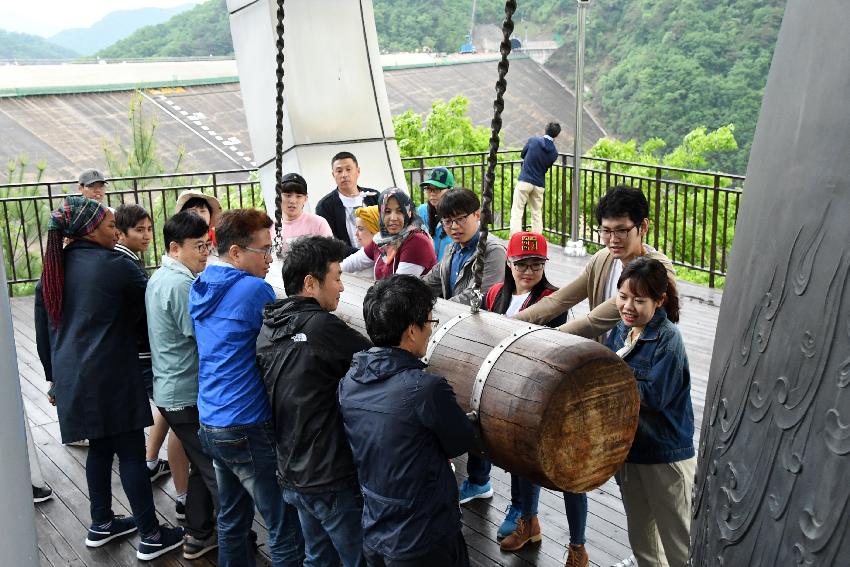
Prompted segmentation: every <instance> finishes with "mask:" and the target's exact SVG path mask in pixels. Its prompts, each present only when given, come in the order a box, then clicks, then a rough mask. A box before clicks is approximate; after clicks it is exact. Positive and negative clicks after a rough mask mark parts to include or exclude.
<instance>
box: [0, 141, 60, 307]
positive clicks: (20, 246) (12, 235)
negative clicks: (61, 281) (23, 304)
mask: <svg viewBox="0 0 850 567" xmlns="http://www.w3.org/2000/svg"><path fill="white" fill-rule="evenodd" d="M29 165H30V161H29V158H28V157H27V156H26V155H25V154H21V155H19V156H18V157H17V158H15V159H10V160H9V161H8V163H7V164H6V183H7V184H8V185H7V186H0V208H2V214H0V240H1V241H2V243H3V257H4V259H5V263H6V273H7V274H8V275H9V277H10V279H11V277H12V276H13V275H14V276H17V278H18V279H28V278H36V277H38V275H39V274H41V253H40V250H39V248H38V245H39V239H40V238H41V235H42V232H43V231H44V230H46V228H47V227H46V226H45V223H46V222H47V221H46V219H47V218H49V215H50V207H49V205H48V203H47V202H46V201H45V200H42V199H38V198H36V197H38V196H39V195H40V192H39V186H38V183H39V182H40V181H41V179H42V177H43V176H44V171H45V170H46V169H47V162H46V161H44V160H40V161H38V162H36V163H35V177H34V179H33V180H32V184H31V185H30V184H29V182H27V183H25V181H24V179H25V174H26V172H27V168H28V167H29ZM9 185H15V186H14V187H10V186H9ZM5 199H16V201H5ZM34 289H35V284H34V283H26V284H15V285H13V286H12V294H17V295H28V294H31V293H32V292H33V290H34Z"/></svg>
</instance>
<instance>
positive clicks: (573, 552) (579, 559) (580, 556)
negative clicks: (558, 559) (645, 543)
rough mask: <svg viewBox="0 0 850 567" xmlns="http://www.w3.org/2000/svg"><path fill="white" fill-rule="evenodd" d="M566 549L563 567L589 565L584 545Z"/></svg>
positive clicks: (584, 566) (585, 566) (583, 566)
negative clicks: (565, 559)
mask: <svg viewBox="0 0 850 567" xmlns="http://www.w3.org/2000/svg"><path fill="white" fill-rule="evenodd" d="M568 549H569V551H567V562H566V563H565V564H564V567H587V566H588V565H589V564H590V559H589V558H588V557H587V550H586V549H585V548H584V544H582V545H573V544H572V543H571V544H570V546H569V548H568ZM633 565H637V563H633Z"/></svg>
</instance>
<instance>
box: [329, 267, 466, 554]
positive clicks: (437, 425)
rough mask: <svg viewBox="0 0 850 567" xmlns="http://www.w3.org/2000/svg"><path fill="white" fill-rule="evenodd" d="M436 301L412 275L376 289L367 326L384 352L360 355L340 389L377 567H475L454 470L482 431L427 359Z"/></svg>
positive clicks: (367, 547) (366, 311)
mask: <svg viewBox="0 0 850 567" xmlns="http://www.w3.org/2000/svg"><path fill="white" fill-rule="evenodd" d="M435 301H436V300H435V299H434V298H433V295H432V294H431V290H430V288H429V287H428V286H427V285H426V284H425V283H423V282H422V281H421V280H419V279H417V278H415V277H413V276H409V275H395V276H392V277H390V278H388V279H385V280H381V281H379V282H377V283H376V284H375V285H374V286H372V288H371V289H369V291H368V292H367V293H366V297H365V299H364V302H363V316H364V318H365V320H366V331H367V333H368V334H369V338H370V339H372V342H373V343H374V344H375V347H373V348H371V349H369V350H368V351H364V352H359V353H357V354H356V355H354V361H353V363H352V367H351V369H350V370H349V371H348V373H347V374H346V375H345V378H344V379H343V380H342V382H340V385H339V403H340V409H341V411H342V419H343V423H344V425H345V433H346V436H347V437H348V442H349V444H350V445H351V449H352V452H353V454H354V461H355V464H356V465H357V473H358V477H359V481H360V489H361V490H362V492H363V499H364V506H363V520H362V521H363V537H364V542H363V553H364V555H365V556H366V561H367V564H368V565H369V566H370V567H384V566H386V567H393V566H401V565H404V566H405V567H417V566H422V567H425V566H428V567H430V566H433V565H440V566H441V567H466V566H468V565H469V556H468V553H467V549H466V542H465V541H464V539H463V535H462V534H461V526H460V507H459V506H458V493H457V485H456V484H455V478H454V474H453V473H452V469H451V467H450V465H449V461H448V460H449V459H450V458H452V457H457V456H458V455H462V454H463V453H465V452H467V451H468V450H470V449H471V448H472V446H473V440H474V429H473V426H472V424H471V423H470V421H469V420H468V419H467V417H466V414H465V413H464V411H463V410H462V409H461V408H460V406H459V405H458V404H457V401H456V400H455V394H454V391H453V390H452V387H451V386H450V385H449V383H448V382H446V380H445V378H443V377H441V376H437V375H434V374H429V373H427V372H425V370H424V369H425V364H424V363H423V362H422V361H421V360H420V359H419V358H420V357H422V356H424V355H425V350H426V348H427V345H428V341H429V339H430V338H431V329H432V325H434V324H436V323H437V321H435V320H433V319H431V316H432V315H431V310H432V308H433V306H434V303H435Z"/></svg>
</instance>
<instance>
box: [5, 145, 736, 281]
mask: <svg viewBox="0 0 850 567" xmlns="http://www.w3.org/2000/svg"><path fill="white" fill-rule="evenodd" d="M486 157H487V156H486V153H484V152H480V153H465V154H448V155H437V156H421V157H411V158H403V159H402V162H403V165H404V172H405V176H406V180H407V184H408V187H410V188H411V192H412V194H413V196H414V200H415V201H416V202H417V203H421V202H423V201H424V194H423V192H422V190H421V189H420V188H419V183H420V182H421V181H422V180H423V179H425V177H426V175H427V173H428V170H429V169H430V168H432V167H435V166H437V165H445V166H447V167H448V168H449V169H451V170H452V173H453V174H454V176H455V185H456V186H459V187H468V188H470V189H473V190H475V191H476V192H478V193H479V194H480V191H481V185H482V180H483V178H484V172H485V170H486ZM582 163H583V165H582V190H581V193H580V195H579V202H580V210H579V211H578V213H579V231H580V233H579V235H578V237H579V239H580V240H583V241H584V242H585V243H588V244H590V245H592V246H602V243H601V242H599V241H598V240H597V239H596V233H595V232H594V231H593V228H594V226H595V224H596V221H595V220H594V218H593V209H594V207H595V206H596V203H597V202H598V200H599V198H600V197H601V196H602V195H603V194H604V193H605V191H607V190H608V189H609V188H610V187H613V186H614V185H617V184H627V185H631V186H633V187H637V188H639V189H641V191H643V192H644V194H645V195H646V197H647V200H648V201H649V206H650V220H651V226H650V232H649V237H648V239H647V242H648V244H650V245H651V246H653V247H655V248H656V249H658V250H661V251H663V252H664V253H665V254H666V255H667V256H668V257H669V258H670V259H671V260H672V261H673V263H674V264H675V265H677V266H679V267H681V268H684V269H685V270H688V271H689V274H690V275H692V276H695V277H692V278H690V279H697V280H699V279H700V277H702V276H700V274H702V275H703V276H704V278H705V283H706V284H707V285H709V286H710V287H715V286H716V285H717V283H718V281H717V278H722V277H725V275H726V272H727V268H728V265H727V261H728V257H729V251H730V249H731V246H732V239H733V236H734V230H735V220H736V218H737V214H738V207H739V204H740V197H741V188H742V187H743V183H744V178H743V177H742V176H737V175H727V174H723V173H711V172H705V171H697V170H690V169H680V168H671V167H665V166H661V165H650V164H639V163H631V162H624V161H615V160H607V159H599V158H590V157H585V158H583V160H582ZM521 166H522V160H521V158H520V156H519V153H518V152H512V151H502V152H500V153H499V162H498V165H497V167H496V177H495V187H494V198H493V211H492V212H493V227H492V230H493V231H496V232H499V231H505V232H506V231H507V230H508V226H509V223H510V211H511V198H512V195H513V188H514V186H515V184H516V181H517V177H518V176H519V172H520V168H521ZM572 169H573V157H572V155H571V154H561V155H560V156H559V157H558V160H557V162H556V163H555V165H554V166H553V167H552V168H551V169H550V171H549V173H548V177H547V184H546V185H547V190H546V193H545V196H544V200H543V225H544V230H543V232H544V234H545V235H546V236H547V238H548V239H549V240H550V242H552V243H555V244H560V245H562V246H563V245H565V244H566V242H567V240H568V239H569V238H570V236H571V235H570V234H569V227H570V224H571V214H572V211H571V210H570V198H571V192H572ZM109 181H110V187H109V191H108V192H107V193H106V204H108V205H109V206H112V207H115V206H117V205H119V204H121V203H139V204H141V205H143V206H144V207H145V208H146V209H147V210H148V211H149V212H150V213H151V216H152V217H153V224H154V227H155V229H154V238H153V241H152V243H151V247H150V249H149V251H148V253H147V254H146V256H145V262H146V265H147V266H148V267H150V268H154V267H157V266H158V265H159V261H160V258H161V256H162V254H163V253H164V247H163V244H162V242H161V241H160V239H159V237H158V236H157V235H158V233H159V232H160V231H159V230H157V227H159V226H162V223H163V222H165V220H166V219H167V218H168V217H169V216H170V215H171V214H172V213H173V209H174V203H175V201H176V199H177V195H178V194H179V193H180V192H181V191H183V190H186V189H196V190H200V191H203V192H205V193H210V194H212V195H215V196H216V197H217V198H218V199H219V200H220V201H221V202H222V206H223V207H224V208H225V209H229V208H234V207H245V206H255V207H264V203H263V199H262V191H261V189H260V185H259V182H258V181H257V175H256V171H255V170H247V171H246V170H227V171H205V172H193V173H180V174H163V175H148V176H139V177H126V178H114V179H110V180H109ZM76 192H77V183H76V181H58V182H39V183H30V184H27V183H17V184H7V185H0V240H2V244H3V246H4V248H3V252H4V254H3V255H4V258H5V263H6V274H7V278H8V281H9V292H10V294H18V295H21V294H26V293H29V292H31V290H32V287H33V285H34V282H36V281H37V280H38V277H39V276H40V275H41V258H42V256H43V252H44V246H45V244H46V232H47V222H48V219H49V216H50V211H51V210H53V209H55V208H56V207H58V205H59V203H60V202H61V199H62V198H63V197H64V196H65V195H67V194H72V193H76ZM502 235H503V236H507V234H506V233H503V234H502Z"/></svg>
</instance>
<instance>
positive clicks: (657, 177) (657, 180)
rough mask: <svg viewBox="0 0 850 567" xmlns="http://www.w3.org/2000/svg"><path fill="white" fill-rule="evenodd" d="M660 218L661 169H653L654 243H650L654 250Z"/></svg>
mask: <svg viewBox="0 0 850 567" xmlns="http://www.w3.org/2000/svg"><path fill="white" fill-rule="evenodd" d="M664 204H665V211H666V208H667V207H666V205H667V203H666V200H665V203H664ZM660 218H661V168H660V167H656V168H655V220H654V221H653V224H654V225H655V226H654V227H653V234H654V237H655V241H654V242H653V243H652V246H653V247H654V248H658V221H659V219H660ZM664 222H665V223H666V222H667V217H666V216H665V217H664Z"/></svg>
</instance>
